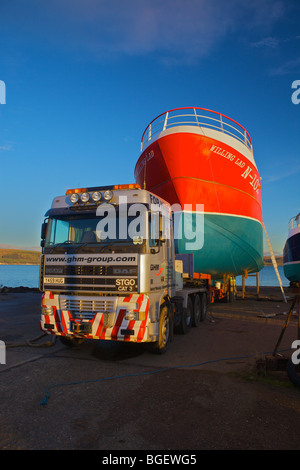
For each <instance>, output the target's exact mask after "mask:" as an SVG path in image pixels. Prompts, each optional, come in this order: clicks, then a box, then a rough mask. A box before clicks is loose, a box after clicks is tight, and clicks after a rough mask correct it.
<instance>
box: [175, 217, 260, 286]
mask: <svg viewBox="0 0 300 470" xmlns="http://www.w3.org/2000/svg"><path fill="white" fill-rule="evenodd" d="M184 225H185V222H184ZM184 225H182V227H184ZM188 225H189V226H190V231H189V232H190V233H188V234H187V235H188V237H186V236H184V235H185V233H186V232H184V228H182V233H183V237H182V238H178V240H176V253H178V254H184V253H194V270H195V272H199V273H206V274H210V275H211V276H212V279H222V278H223V276H224V275H229V276H233V277H235V276H239V275H241V274H244V273H245V271H248V272H249V273H251V272H252V273H254V272H259V271H260V270H261V269H262V268H263V266H264V261H263V227H262V225H261V223H260V222H259V221H257V220H255V219H250V218H247V217H239V216H230V215H221V214H204V215H203V214H198V213H193V214H192V217H191V218H190V220H189V224H188ZM200 230H202V234H201V235H202V243H201V246H200V245H199V243H200V242H201V235H200V234H199V231H200ZM191 231H192V232H193V233H194V237H195V241H196V235H195V234H198V240H197V241H198V246H200V249H196V250H195V249H194V248H192V249H190V246H192V245H190V246H189V245H188V243H190V242H191ZM174 232H175V233H176V229H175V230H174ZM187 248H188V249H187Z"/></svg>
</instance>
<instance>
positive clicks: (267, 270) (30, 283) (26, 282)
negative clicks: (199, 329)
mask: <svg viewBox="0 0 300 470" xmlns="http://www.w3.org/2000/svg"><path fill="white" fill-rule="evenodd" d="M278 271H279V275H280V278H281V282H282V285H283V286H284V287H287V286H289V281H288V280H287V279H286V277H285V276H284V272H283V267H282V266H278ZM1 285H2V286H6V287H20V286H24V287H38V285H39V266H37V265H7V264H1V265H0V287H1ZM236 285H237V286H241V285H242V276H237V278H236ZM245 285H246V286H255V285H256V277H255V276H254V277H252V276H251V277H248V279H246V280H245ZM259 285H260V286H275V287H277V286H279V281H278V279H277V276H276V273H275V270H274V268H273V266H265V267H264V268H263V269H262V270H261V271H260V273H259Z"/></svg>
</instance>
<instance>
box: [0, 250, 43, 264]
mask: <svg viewBox="0 0 300 470" xmlns="http://www.w3.org/2000/svg"><path fill="white" fill-rule="evenodd" d="M40 255H41V254H40V253H39V252H38V251H27V250H14V249H10V248H7V249H6V248H0V264H40Z"/></svg>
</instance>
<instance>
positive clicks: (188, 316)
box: [176, 297, 194, 335]
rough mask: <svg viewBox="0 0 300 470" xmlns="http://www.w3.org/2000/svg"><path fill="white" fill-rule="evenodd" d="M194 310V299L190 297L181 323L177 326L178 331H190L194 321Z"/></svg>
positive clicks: (184, 333)
mask: <svg viewBox="0 0 300 470" xmlns="http://www.w3.org/2000/svg"><path fill="white" fill-rule="evenodd" d="M193 310H194V308H193V302H192V299H191V298H190V297H188V299H187V307H186V308H183V309H182V314H181V319H180V323H179V325H178V326H177V327H176V332H178V333H180V334H182V335H186V334H187V333H188V332H189V331H190V329H191V326H192V322H193Z"/></svg>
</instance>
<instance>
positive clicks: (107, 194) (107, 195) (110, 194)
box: [103, 189, 113, 201]
mask: <svg viewBox="0 0 300 470" xmlns="http://www.w3.org/2000/svg"><path fill="white" fill-rule="evenodd" d="M103 197H104V199H105V200H106V201H110V200H111V198H112V197H113V192H112V191H111V190H110V189H107V190H106V191H104V193H103Z"/></svg>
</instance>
